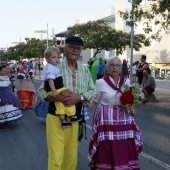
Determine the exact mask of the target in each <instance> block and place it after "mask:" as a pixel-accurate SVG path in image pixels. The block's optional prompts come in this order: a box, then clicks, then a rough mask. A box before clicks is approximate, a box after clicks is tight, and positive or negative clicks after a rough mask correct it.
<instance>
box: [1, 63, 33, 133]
mask: <svg viewBox="0 0 170 170" xmlns="http://www.w3.org/2000/svg"><path fill="white" fill-rule="evenodd" d="M15 68H17V69H16V70H15ZM15 73H17V78H18V79H19V80H20V81H19V84H18V86H17V87H15V86H14V83H13V82H14V81H15ZM32 76H33V70H32V69H31V68H29V65H28V62H27V61H23V62H19V63H18V67H15V66H14V65H11V64H7V63H6V62H1V63H0V129H1V130H2V129H3V128H4V127H5V126H6V125H7V124H8V123H9V122H14V121H16V120H18V119H20V118H21V117H22V111H23V110H24V109H26V108H28V107H29V106H34V105H35V102H36V95H35V89H34V85H33V83H32V81H31V79H32Z"/></svg>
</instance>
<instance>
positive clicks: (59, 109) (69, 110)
mask: <svg viewBox="0 0 170 170" xmlns="http://www.w3.org/2000/svg"><path fill="white" fill-rule="evenodd" d="M63 90H66V88H65V87H62V88H60V89H57V90H56V91H57V92H58V93H60V92H61V91H63ZM48 94H49V95H52V92H48ZM54 105H55V108H56V115H60V114H61V115H65V114H66V115H67V116H73V115H75V113H76V107H75V105H73V106H70V107H67V106H65V105H64V103H62V102H54Z"/></svg>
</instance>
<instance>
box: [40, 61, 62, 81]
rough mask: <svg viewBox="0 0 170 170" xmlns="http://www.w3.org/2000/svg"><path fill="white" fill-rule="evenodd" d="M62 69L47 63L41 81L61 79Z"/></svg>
mask: <svg viewBox="0 0 170 170" xmlns="http://www.w3.org/2000/svg"><path fill="white" fill-rule="evenodd" d="M61 76H62V75H61V69H60V68H59V67H57V66H55V65H53V64H50V63H47V64H46V66H45V67H44V69H43V70H42V71H41V76H40V77H41V80H48V79H53V80H54V79H55V78H57V77H61Z"/></svg>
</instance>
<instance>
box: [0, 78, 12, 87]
mask: <svg viewBox="0 0 170 170" xmlns="http://www.w3.org/2000/svg"><path fill="white" fill-rule="evenodd" d="M10 84H11V82H10V80H9V77H8V76H0V87H8V86H9V85H10Z"/></svg>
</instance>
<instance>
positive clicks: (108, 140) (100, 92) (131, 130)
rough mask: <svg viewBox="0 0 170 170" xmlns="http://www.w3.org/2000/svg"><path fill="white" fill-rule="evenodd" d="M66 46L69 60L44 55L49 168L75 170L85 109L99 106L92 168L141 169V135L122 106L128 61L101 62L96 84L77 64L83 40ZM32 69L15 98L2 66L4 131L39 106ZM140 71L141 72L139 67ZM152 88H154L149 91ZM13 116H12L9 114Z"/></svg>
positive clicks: (26, 69)
mask: <svg viewBox="0 0 170 170" xmlns="http://www.w3.org/2000/svg"><path fill="white" fill-rule="evenodd" d="M65 42H66V45H65V47H64V52H65V59H64V60H63V61H62V62H60V50H59V49H58V48H57V47H48V48H47V50H46V51H45V52H44V57H45V58H46V61H47V65H46V66H45V67H44V68H43V69H42V71H41V79H42V80H44V82H43V84H42V85H41V86H43V88H44V90H43V92H44V94H45V95H44V97H43V99H44V101H46V102H48V103H49V105H48V114H47V116H46V139H47V150H48V170H76V166H77V160H78V145H79V141H80V140H81V137H82V134H81V133H82V123H83V121H85V119H86V118H85V117H87V115H86V114H87V113H85V111H84V106H86V107H87V108H88V109H89V110H90V109H92V108H93V107H95V111H94V115H93V122H92V135H91V140H90V143H89V149H88V155H87V157H88V165H89V168H90V169H91V170H97V169H100V170H104V169H110V170H111V169H124V170H128V169H135V170H139V169H140V166H139V154H140V153H141V151H142V144H143V139H142V134H141V132H140V130H139V128H138V126H137V125H136V122H135V120H134V118H133V116H131V115H130V114H129V112H128V109H127V106H126V105H123V104H122V103H121V102H120V97H121V95H122V93H123V91H122V89H123V85H124V84H127V85H130V80H129V79H128V75H129V70H128V66H127V65H126V64H127V62H126V60H125V61H123V64H122V62H121V59H120V58H119V57H112V58H110V60H109V61H108V62H107V66H106V63H104V64H103V61H102V59H99V61H100V62H99V67H98V72H97V79H98V80H97V81H96V84H94V82H93V80H92V77H91V74H90V72H89V69H88V68H87V67H86V66H84V65H82V64H80V63H78V59H79V57H80V55H81V51H82V49H83V46H84V43H83V40H82V39H81V38H79V37H77V36H70V37H67V38H66V41H65ZM32 69H33V66H32V63H31V62H30V63H28V62H27V61H22V63H20V67H19V68H18V70H17V78H18V79H19V85H18V87H15V88H16V89H17V93H16V96H15V94H14V90H13V88H12V83H11V81H10V75H9V74H8V73H9V72H8V71H7V70H8V67H7V65H4V64H1V65H0V125H1V128H3V127H4V125H5V124H7V123H8V122H10V121H14V120H18V119H20V118H21V116H22V111H23V110H24V109H27V108H28V107H30V106H34V105H35V102H36V93H35V88H34V85H33V83H32V77H33V70H32ZM136 70H137V72H141V71H142V69H141V68H139V67H138V68H137V69H136ZM10 73H12V71H11V70H10ZM120 73H122V74H120ZM103 75H104V77H103V78H101V77H102V76H103ZM150 79H151V78H150ZM145 82H146V81H145ZM153 88H154V87H153ZM147 89H149V90H151V89H150V88H148V87H146V88H145V91H147ZM5 94H9V95H7V96H5ZM9 113H11V117H8V116H7V115H10V114H9Z"/></svg>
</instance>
